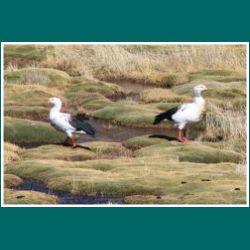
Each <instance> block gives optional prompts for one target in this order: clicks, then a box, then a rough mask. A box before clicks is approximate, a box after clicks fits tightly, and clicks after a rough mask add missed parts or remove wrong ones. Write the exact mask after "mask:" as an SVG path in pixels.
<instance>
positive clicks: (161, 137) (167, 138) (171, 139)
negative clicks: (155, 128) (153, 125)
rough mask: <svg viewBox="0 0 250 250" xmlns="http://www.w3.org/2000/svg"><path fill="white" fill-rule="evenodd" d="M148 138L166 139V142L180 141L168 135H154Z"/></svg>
mask: <svg viewBox="0 0 250 250" xmlns="http://www.w3.org/2000/svg"><path fill="white" fill-rule="evenodd" d="M148 137H149V138H159V139H165V140H167V141H178V140H177V138H176V137H173V136H168V135H158V134H153V135H149V136H148Z"/></svg>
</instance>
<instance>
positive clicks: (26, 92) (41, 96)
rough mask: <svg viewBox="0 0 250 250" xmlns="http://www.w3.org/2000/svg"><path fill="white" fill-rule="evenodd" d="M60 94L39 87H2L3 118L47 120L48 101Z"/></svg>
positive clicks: (12, 85) (13, 85)
mask: <svg viewBox="0 0 250 250" xmlns="http://www.w3.org/2000/svg"><path fill="white" fill-rule="evenodd" d="M51 96H59V97H61V96H62V94H61V92H60V91H59V90H55V89H51V88H48V87H45V86H39V85H16V84H5V85H4V105H5V106H4V114H5V116H11V117H17V118H28V119H32V120H48V113H49V105H48V99H49V98H50V97H51Z"/></svg>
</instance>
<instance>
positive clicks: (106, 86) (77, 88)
mask: <svg viewBox="0 0 250 250" xmlns="http://www.w3.org/2000/svg"><path fill="white" fill-rule="evenodd" d="M69 92H71V93H79V92H81V93H83V92H88V93H99V94H102V95H104V96H106V97H112V96H115V95H116V96H117V95H118V96H121V95H123V94H124V93H123V91H122V88H121V87H119V86H118V85H116V84H112V83H107V82H100V81H90V80H85V81H83V82H81V83H77V84H73V85H72V86H71V87H70V89H69Z"/></svg>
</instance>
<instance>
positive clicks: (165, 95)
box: [141, 88, 191, 103]
mask: <svg viewBox="0 0 250 250" xmlns="http://www.w3.org/2000/svg"><path fill="white" fill-rule="evenodd" d="M141 100H142V101H143V102H146V103H151V102H171V103H180V102H189V101H191V98H188V97H186V96H182V95H177V94H175V93H173V92H172V91H171V90H168V89H161V88H150V89H145V90H144V91H143V92H142V93H141Z"/></svg>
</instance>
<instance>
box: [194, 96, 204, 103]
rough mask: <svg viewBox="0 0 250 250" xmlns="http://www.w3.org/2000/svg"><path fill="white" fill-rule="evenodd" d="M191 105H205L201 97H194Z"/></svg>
mask: <svg viewBox="0 0 250 250" xmlns="http://www.w3.org/2000/svg"><path fill="white" fill-rule="evenodd" d="M193 103H195V104H197V105H199V106H204V105H205V100H204V98H203V97H202V96H201V95H198V96H197V95H195V96H193Z"/></svg>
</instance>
